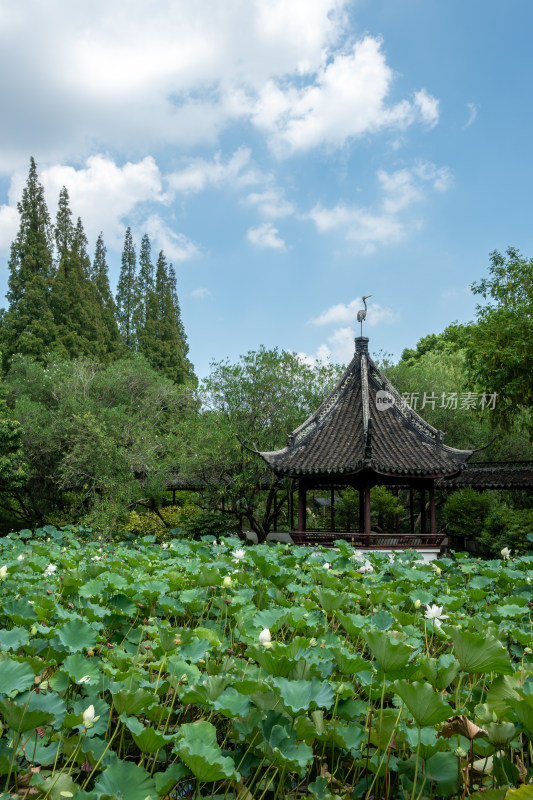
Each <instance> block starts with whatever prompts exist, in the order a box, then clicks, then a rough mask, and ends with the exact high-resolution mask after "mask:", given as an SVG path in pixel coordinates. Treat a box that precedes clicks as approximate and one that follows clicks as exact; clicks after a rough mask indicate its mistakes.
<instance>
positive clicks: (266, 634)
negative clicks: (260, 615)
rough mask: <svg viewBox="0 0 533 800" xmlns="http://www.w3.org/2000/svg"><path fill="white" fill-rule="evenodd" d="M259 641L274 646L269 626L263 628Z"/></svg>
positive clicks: (265, 645)
mask: <svg viewBox="0 0 533 800" xmlns="http://www.w3.org/2000/svg"><path fill="white" fill-rule="evenodd" d="M259 643H260V644H262V645H263V647H272V637H271V636H270V631H269V630H268V628H263V630H262V631H261V633H260V634H259Z"/></svg>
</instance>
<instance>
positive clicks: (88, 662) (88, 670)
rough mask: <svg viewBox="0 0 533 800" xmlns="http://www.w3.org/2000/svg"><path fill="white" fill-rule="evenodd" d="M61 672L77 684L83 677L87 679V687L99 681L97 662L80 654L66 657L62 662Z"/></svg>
mask: <svg viewBox="0 0 533 800" xmlns="http://www.w3.org/2000/svg"><path fill="white" fill-rule="evenodd" d="M63 670H64V671H65V672H66V673H67V674H68V675H69V677H70V678H72V680H73V681H75V682H77V681H79V680H81V679H82V678H85V676H88V677H89V679H90V680H89V683H88V685H89V686H90V685H94V684H97V683H99V682H100V681H101V675H100V670H99V669H98V662H95V661H94V659H93V658H89V657H87V656H83V655H81V653H73V654H72V655H70V656H67V658H66V659H65V661H64V662H63Z"/></svg>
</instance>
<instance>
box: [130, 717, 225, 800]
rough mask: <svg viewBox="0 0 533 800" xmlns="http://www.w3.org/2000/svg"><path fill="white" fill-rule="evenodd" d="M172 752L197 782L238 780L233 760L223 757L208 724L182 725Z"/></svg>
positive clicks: (215, 733) (215, 734) (211, 726)
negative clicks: (225, 779) (183, 763)
mask: <svg viewBox="0 0 533 800" xmlns="http://www.w3.org/2000/svg"><path fill="white" fill-rule="evenodd" d="M174 752H176V753H177V754H178V755H179V756H180V758H181V759H182V760H183V761H184V762H185V763H186V764H187V766H188V767H189V769H190V770H191V772H192V773H193V774H194V775H195V776H196V778H198V780H199V781H203V782H206V783H212V782H213V781H219V780H223V779H224V778H232V779H233V780H239V779H240V775H239V773H238V772H237V770H236V769H235V763H234V761H233V759H232V758H231V757H230V756H224V755H223V753H222V750H221V749H220V747H219V746H218V744H217V732H216V728H215V727H214V725H211V723H210V722H206V721H201V722H189V723H186V724H185V725H182V726H181V730H180V736H179V739H178V741H177V743H176V745H175V747H174ZM143 800H144V798H143Z"/></svg>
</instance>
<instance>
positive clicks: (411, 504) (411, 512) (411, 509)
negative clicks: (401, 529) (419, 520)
mask: <svg viewBox="0 0 533 800" xmlns="http://www.w3.org/2000/svg"><path fill="white" fill-rule="evenodd" d="M409 520H410V527H409V530H410V531H411V533H414V532H415V503H414V498H413V487H412V486H410V487H409Z"/></svg>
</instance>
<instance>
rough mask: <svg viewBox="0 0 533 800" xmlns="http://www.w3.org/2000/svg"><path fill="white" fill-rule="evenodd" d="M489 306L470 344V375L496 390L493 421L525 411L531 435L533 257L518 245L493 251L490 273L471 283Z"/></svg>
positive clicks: (506, 419)
mask: <svg viewBox="0 0 533 800" xmlns="http://www.w3.org/2000/svg"><path fill="white" fill-rule="evenodd" d="M472 291H473V292H474V293H475V294H479V295H481V296H482V297H483V299H484V300H488V303H487V304H486V305H483V306H482V305H480V306H478V308H477V325H475V326H473V327H472V328H471V330H470V332H469V336H468V338H467V342H466V366H467V369H468V373H469V376H470V379H471V380H472V381H474V382H475V383H476V384H477V385H478V386H480V387H484V388H485V390H489V391H491V392H497V393H498V403H497V405H496V408H495V409H494V412H493V415H492V419H493V421H494V423H495V424H501V425H503V426H504V427H507V428H508V427H509V426H510V424H511V423H512V421H513V420H514V419H516V417H517V415H519V414H520V413H521V412H522V413H523V414H524V415H525V417H524V423H525V425H526V426H527V427H528V428H529V431H530V434H531V437H532V438H533V384H532V382H531V375H532V374H533V259H526V258H524V257H523V256H522V254H521V253H520V252H519V251H518V250H516V248H514V247H508V248H507V251H506V253H505V255H503V254H502V253H499V252H498V251H497V250H495V251H494V252H493V253H491V255H490V266H489V277H488V278H484V279H483V280H482V281H480V282H479V283H477V284H476V283H474V284H473V285H472Z"/></svg>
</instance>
